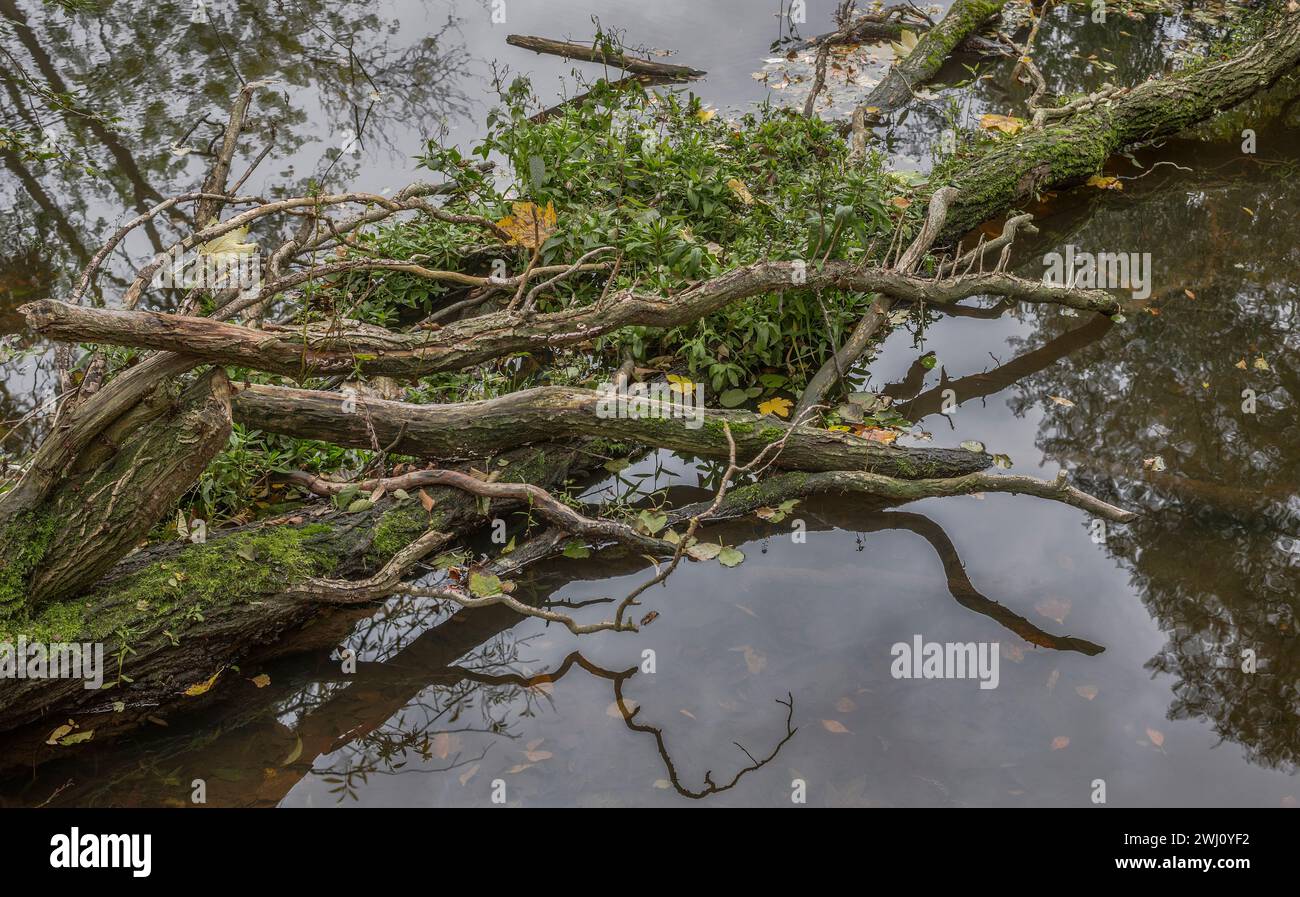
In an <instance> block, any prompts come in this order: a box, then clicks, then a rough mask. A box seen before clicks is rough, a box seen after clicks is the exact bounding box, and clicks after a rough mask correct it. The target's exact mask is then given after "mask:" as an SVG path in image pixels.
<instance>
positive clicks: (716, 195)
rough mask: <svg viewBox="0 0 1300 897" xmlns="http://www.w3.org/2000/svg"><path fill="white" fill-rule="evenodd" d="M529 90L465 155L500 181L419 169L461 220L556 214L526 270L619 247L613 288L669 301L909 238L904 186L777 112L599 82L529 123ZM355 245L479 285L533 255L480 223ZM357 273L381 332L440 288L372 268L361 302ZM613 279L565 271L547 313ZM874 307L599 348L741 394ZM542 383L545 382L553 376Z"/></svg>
mask: <svg viewBox="0 0 1300 897" xmlns="http://www.w3.org/2000/svg"><path fill="white" fill-rule="evenodd" d="M527 92H528V91H527V86H526V84H524V83H522V82H516V84H515V85H514V86H513V87H512V88H511V90H510V91H508V92H507V94H506V96H505V100H506V102H505V105H504V106H503V108H502V109H499V110H497V111H495V112H494V113H492V115H491V116H490V117H489V133H488V135H487V137H486V139H485V140H484V141H483V142H482V143H481V144H480V145H479V146H478V147H477V148H476V149H475V150H474V154H475V155H478V156H481V157H483V158H485V159H486V158H497V159H500V158H504V159H506V160H507V161H508V163H509V169H510V171H511V173H512V174H513V177H512V179H511V180H509V181H505V180H504V179H498V180H493V179H491V178H489V177H486V176H483V175H482V174H480V173H478V172H477V171H476V170H475V169H473V168H472V167H471V166H470V165H469V160H468V159H467V158H466V157H465V156H463V155H462V154H461V153H460V151H459V150H456V149H447V148H441V147H436V146H431V147H430V148H429V150H428V151H427V153H426V154H425V156H424V159H423V164H424V165H425V166H426V167H428V168H430V169H432V170H435V171H438V172H440V173H442V174H443V175H444V176H446V177H448V178H454V179H457V180H458V181H459V182H460V183H461V185H462V190H461V192H460V194H459V196H458V197H457V198H456V199H454V200H452V203H451V208H453V209H454V210H455V211H458V212H465V213H471V214H478V215H482V216H486V217H490V218H493V219H501V218H504V217H505V216H507V215H509V214H510V213H511V208H512V207H511V202H512V201H527V202H532V203H535V204H536V205H538V206H540V207H543V208H545V207H547V206H553V208H554V209H555V213H556V218H557V227H556V229H555V232H554V233H553V234H551V235H550V236H549V238H548V239H546V240H545V242H544V243H543V244H542V246H541V247H540V253H539V257H538V259H537V264H539V265H555V264H564V263H566V262H572V261H573V260H575V259H576V258H578V257H579V256H581V255H582V254H583V253H586V252H588V251H590V250H592V249H596V248H598V247H602V246H610V247H614V249H615V251H616V252H618V253H621V262H620V266H619V273H618V276H617V278H616V280H615V282H614V283H613V284H611V285H609V287H608V288H609V289H611V290H618V289H629V288H633V287H635V288H636V289H638V290H644V291H648V292H652V293H662V294H671V293H673V292H677V291H680V290H682V289H684V288H686V287H688V286H689V285H690V284H691V283H693V282H695V281H699V280H702V279H705V278H708V277H711V276H716V275H719V274H722V273H724V272H726V271H728V270H731V269H733V268H735V267H737V266H741V265H745V264H748V263H751V262H757V261H761V260H791V259H801V260H804V261H806V262H807V263H808V265H809V266H810V267H814V266H816V265H818V264H820V263H822V262H823V261H824V260H826V259H840V260H850V261H861V262H874V261H879V260H880V259H881V258H882V257H883V256H884V255H885V253H886V251H887V249H888V243H889V237H890V235H892V233H893V230H894V227H895V223H896V221H897V220H899V219H906V225H905V226H906V227H908V228H910V227H912V226H913V225H914V224H915V222H916V221H917V220H919V214H918V212H917V210H913V209H907V203H906V202H905V201H904V200H903V199H901V197H906V195H907V194H908V193H909V192H910V191H911V190H912V188H913V184H911V183H910V182H909V180H908V179H907V178H906V177H900V176H898V175H894V174H890V173H888V172H887V171H886V170H885V168H884V161H883V158H882V157H880V156H878V155H875V154H871V155H869V156H868V157H867V158H866V159H865V160H863V161H862V162H860V163H859V164H856V165H849V164H848V163H847V161H846V159H847V155H848V151H847V147H846V146H845V144H844V141H843V139H842V138H841V137H840V136H839V134H838V133H837V131H836V129H835V127H834V126H833V125H831V124H828V123H826V122H822V121H819V120H814V119H808V118H805V117H803V116H800V115H796V114H793V113H791V112H789V111H786V110H775V109H765V110H762V111H760V112H758V113H755V114H750V115H746V116H744V117H743V118H741V119H739V120H738V121H735V122H730V121H725V120H723V119H722V118H721V117H719V116H716V115H715V114H713V113H712V110H706V109H704V108H703V107H702V106H701V104H700V102H699V100H698V98H696V97H694V96H683V95H681V94H678V93H672V92H667V93H653V92H647V91H645V90H643V89H642V88H640V87H639V86H637V85H634V86H632V87H630V88H619V89H614V88H611V87H609V86H608V85H606V84H604V83H603V82H602V83H601V84H598V85H597V87H596V88H595V89H594V90H593V91H592V92H591V93H590V94H589V95H588V97H587V99H586V100H585V101H584V102H582V103H581V104H579V105H575V106H572V107H570V108H568V109H566V110H565V111H564V112H562V113H560V114H556V115H553V116H551V117H549V118H546V119H545V120H542V121H533V120H532V119H530V117H529V115H528V114H527V112H526V110H525V108H524V97H525V96H526V95H527ZM891 199H892V200H897V203H896V204H893V203H891V202H890V200H891ZM365 239H366V240H367V241H368V245H367V247H366V248H367V249H369V250H371V251H374V252H376V253H377V254H380V255H383V256H388V257H401V258H415V259H419V260H420V261H421V263H422V264H426V265H429V266H431V267H445V268H448V269H453V270H462V271H470V272H472V273H480V274H487V273H490V272H491V270H492V264H493V262H494V261H496V260H498V259H500V260H501V261H503V262H504V263H505V270H506V271H508V273H509V274H516V273H518V272H520V271H522V270H523V269H524V267H525V266H526V265H527V263H528V260H529V258H530V256H531V252H530V250H529V249H528V248H527V247H522V246H510V247H502V246H500V245H499V244H493V243H492V242H491V241H490V239H488V238H486V237H485V235H484V233H483V231H482V230H481V229H477V230H475V229H473V228H469V227H466V226H460V225H456V226H450V227H449V226H448V225H446V224H445V223H442V222H426V223H413V222H401V223H398V224H393V225H390V226H386V227H383V228H380V229H377V230H376V231H374V232H373V233H370V234H368V235H367V236H366V238H365ZM609 258H611V259H612V258H613V254H611V255H610V256H609ZM498 269H500V265H498ZM363 277H364V278H365V279H366V281H365V282H366V284H367V286H366V287H365V289H364V292H365V293H366V299H365V301H364V302H362V303H361V304H360V305H359V306H358V308H357V311H358V313H359V316H360V317H362V318H363V319H365V320H367V321H370V322H373V323H387V324H391V323H392V321H393V320H394V318H395V317H397V316H400V315H401V314H402V313H403V312H404V310H414V309H418V310H419V311H420V312H426V313H427V311H430V310H432V309H433V308H434V307H435V304H434V303H433V300H434V299H435V298H437V297H439V296H442V295H443V293H444V292H445V290H446V287H445V286H443V285H439V284H434V283H431V282H430V281H428V280H421V279H419V278H415V277H412V276H410V275H405V274H392V273H385V274H383V275H382V276H381V280H382V282H381V283H380V284H379V286H377V287H376V286H375V285H374V281H373V278H375V277H376V275H374V274H372V273H367V274H365V275H358V281H357V282H356V283H353V284H351V285H350V288H351V290H352V293H353V294H360V293H361V292H363V290H362V288H361V279H362V278H363ZM606 279H607V278H606V276H605V274H603V273H599V274H593V275H591V276H585V277H573V278H570V279H569V280H567V281H565V282H564V283H563V284H561V285H560V286H559V288H558V289H557V290H556V291H555V292H554V294H553V295H552V296H550V297H549V298H548V299H547V300H546V302H545V304H544V306H543V310H555V309H557V308H560V307H565V306H568V305H572V304H586V303H589V302H592V301H594V300H596V299H597V298H598V297H599V296H600V295H601V293H602V292H603V291H605V290H606V288H607V287H606ZM869 298H870V297H868V296H866V295H863V294H854V293H847V294H836V296H835V298H834V300H833V301H828V300H823V298H822V297H819V296H816V295H813V294H811V293H809V292H808V291H806V290H799V289H797V287H795V286H794V285H792V288H791V289H790V290H788V291H784V292H779V293H773V294H771V295H768V296H762V297H757V298H755V299H753V300H750V301H748V302H745V303H737V304H735V305H734V306H731V307H728V308H726V309H723V310H721V311H719V312H718V313H716V314H714V315H712V316H710V317H709V318H708V319H707V320H704V321H701V322H698V323H694V324H691V325H688V326H683V327H678V328H672V329H669V330H663V329H656V328H646V327H630V328H625V329H623V330H621V331H619V332H617V333H615V334H612V335H610V336H609V337H607V338H605V339H604V340H603V341H602V342H601V343H600V344H599V347H600V348H609V349H617V350H619V352H612V353H611V354H613V355H615V356H617V355H618V354H620V353H621V351H622V350H629V351H631V353H632V354H633V355H634V356H635V357H636V358H638V359H651V358H656V357H663V356H670V357H672V359H674V361H675V362H676V363H678V364H684V366H685V367H686V368H687V370H689V371H690V372H691V373H692V374H695V375H698V377H699V378H700V379H705V380H707V381H708V382H709V383H710V385H711V386H712V387H713V388H714V389H715V390H725V389H727V388H731V387H737V386H747V385H751V384H753V383H755V382H756V381H757V378H758V376H759V375H760V373H761V372H762V371H763V370H764V369H779V370H780V371H782V372H787V373H789V375H790V377H791V380H792V385H799V384H801V383H802V382H803V380H804V379H805V378H806V377H807V376H808V375H810V374H811V372H812V371H813V370H815V369H816V367H817V366H819V365H820V364H821V362H822V361H824V360H825V358H826V357H827V353H828V351H829V348H830V346H831V345H833V344H836V343H838V342H839V341H840V340H841V339H842V338H843V336H844V334H845V331H846V330H847V329H848V328H850V327H851V326H852V324H853V323H855V322H856V320H857V319H858V318H859V317H860V316H861V314H862V313H863V311H864V310H865V309H866V307H867V305H868V303H869ZM547 367H548V369H554V368H556V367H557V366H554V365H548V366H547ZM558 368H559V370H561V371H563V370H564V366H563V365H560V366H558ZM546 376H547V375H546V374H545V373H544V372H541V373H539V377H540V378H542V379H544V380H545V382H556V381H555V380H554V379H553V378H552V379H545V378H546ZM511 385H512V387H514V388H517V387H518V385H519V384H517V383H512V384H511Z"/></svg>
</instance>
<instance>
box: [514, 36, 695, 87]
mask: <svg viewBox="0 0 1300 897" xmlns="http://www.w3.org/2000/svg"><path fill="white" fill-rule="evenodd" d="M506 43H508V44H510V46H512V47H521V48H522V49H525V50H532V51H533V52H535V53H546V54H549V55H551V56H562V57H564V58H565V59H579V60H582V61H583V62H595V63H599V64H600V65H612V66H614V67H616V68H620V69H622V70H623V71H625V72H631V73H632V74H634V75H657V76H659V77H663V78H679V79H689V78H698V77H700V76H701V75H707V74H708V72H703V71H700V70H699V69H693V68H691V67H690V66H688V65H674V64H673V63H670V62H655V61H654V60H652V59H642V58H640V57H638V56H630V55H628V54H627V53H625V52H623V51H622V50H614V51H612V52H608V53H607V52H605V50H604V49H602V48H601V47H600V46H599V45H591V44H575V43H573V42H571V41H563V40H551V39H550V38H546V37H533V36H531V35H527V34H511V35H509V36H508V37H506Z"/></svg>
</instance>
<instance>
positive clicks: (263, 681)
mask: <svg viewBox="0 0 1300 897" xmlns="http://www.w3.org/2000/svg"><path fill="white" fill-rule="evenodd" d="M249 681H251V682H252V683H253V684H254V685H256V686H257V687H258V688H266V687H267V686H268V685H270V684H271V677H270V676H268V675H267V674H266V673H260V674H258V675H256V676H254V677H253V678H252V679H251V680H249Z"/></svg>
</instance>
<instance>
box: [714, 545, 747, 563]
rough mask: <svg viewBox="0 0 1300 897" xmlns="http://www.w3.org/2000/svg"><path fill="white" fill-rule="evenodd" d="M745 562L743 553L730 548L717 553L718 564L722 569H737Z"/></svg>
mask: <svg viewBox="0 0 1300 897" xmlns="http://www.w3.org/2000/svg"><path fill="white" fill-rule="evenodd" d="M744 560H745V553H744V552H743V551H741V550H740V549H738V548H732V547H730V546H728V547H726V548H724V549H722V550H721V551H720V552H718V563H719V564H721V565H722V566H724V567H739V566H740V565H741V564H742V563H744Z"/></svg>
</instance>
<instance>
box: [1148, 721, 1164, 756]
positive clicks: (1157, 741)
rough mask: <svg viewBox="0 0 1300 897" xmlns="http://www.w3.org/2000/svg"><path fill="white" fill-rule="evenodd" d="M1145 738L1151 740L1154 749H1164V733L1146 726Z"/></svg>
mask: <svg viewBox="0 0 1300 897" xmlns="http://www.w3.org/2000/svg"><path fill="white" fill-rule="evenodd" d="M1147 738H1150V739H1151V743H1152V744H1154V745H1155V746H1156V747H1158V748H1160V749H1162V750H1163V749H1164V746H1165V733H1164V732H1161V731H1160V730H1159V729H1152V728H1150V727H1149V726H1148V727H1147Z"/></svg>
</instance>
